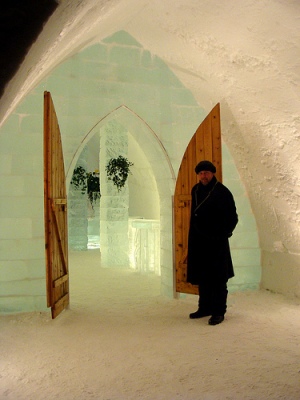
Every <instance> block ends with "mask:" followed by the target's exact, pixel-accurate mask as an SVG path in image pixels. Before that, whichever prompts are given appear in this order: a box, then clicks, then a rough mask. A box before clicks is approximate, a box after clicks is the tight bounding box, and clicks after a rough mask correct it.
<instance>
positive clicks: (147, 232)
mask: <svg viewBox="0 0 300 400" xmlns="http://www.w3.org/2000/svg"><path fill="white" fill-rule="evenodd" d="M128 235H129V260H130V268H132V269H135V270H137V271H139V272H141V273H145V274H147V273H154V274H156V275H160V222H159V220H154V219H143V218H129V221H128Z"/></svg>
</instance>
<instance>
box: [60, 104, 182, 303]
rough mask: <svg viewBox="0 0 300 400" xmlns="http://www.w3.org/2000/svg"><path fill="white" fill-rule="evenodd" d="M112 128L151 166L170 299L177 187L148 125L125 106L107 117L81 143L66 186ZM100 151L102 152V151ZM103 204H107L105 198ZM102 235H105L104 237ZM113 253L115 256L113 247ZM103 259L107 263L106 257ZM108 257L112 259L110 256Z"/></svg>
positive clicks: (163, 273) (162, 265) (164, 280)
mask: <svg viewBox="0 0 300 400" xmlns="http://www.w3.org/2000/svg"><path fill="white" fill-rule="evenodd" d="M112 126H113V128H112V129H113V130H114V132H113V135H115V136H118V134H119V133H120V131H123V132H126V133H127V132H128V134H129V135H130V136H132V138H133V139H134V141H135V142H136V144H137V145H138V146H139V147H140V148H141V149H142V151H143V153H144V154H145V157H146V159H147V161H148V163H149V165H150V166H151V172H152V174H153V176H154V179H155V183H156V187H157V192H158V197H159V210H160V215H159V220H160V271H161V282H162V285H161V287H162V289H161V290H162V292H163V293H165V294H168V295H171V294H172V293H173V263H172V195H173V192H174V185H175V173H174V170H173V168H172V165H171V162H170V159H169V157H168V154H167V152H166V150H165V148H164V146H163V145H162V143H161V141H160V140H159V138H158V137H157V135H156V134H155V132H154V131H153V130H152V129H151V128H150V127H149V125H148V124H147V123H146V122H145V121H144V120H143V119H142V118H141V117H140V116H138V115H137V114H136V113H135V112H134V111H132V110H130V109H129V108H128V107H127V106H125V105H121V106H119V107H117V108H116V109H115V110H113V111H111V112H110V113H108V114H107V115H106V116H105V117H103V118H102V119H101V120H100V121H99V122H98V123H97V124H95V125H94V126H93V127H92V128H91V129H90V131H89V132H88V133H87V135H86V136H85V137H84V139H83V140H82V142H81V143H80V146H79V147H78V149H77V151H76V153H75V155H74V157H73V159H72V162H71V164H70V167H69V170H68V174H67V182H68V183H69V182H70V179H71V176H72V171H73V169H74V167H75V165H76V163H77V160H78V158H79V157H80V154H81V152H82V150H83V149H84V148H85V146H86V145H87V143H88V142H89V141H90V140H91V138H92V137H94V136H95V135H100V142H101V137H103V136H104V135H105V131H106V130H110V129H111V127H112ZM110 140H111V139H110ZM100 147H101V148H102V145H100ZM104 147H105V145H104ZM101 151H103V148H102V150H101ZM101 159H102V157H101V156H100V166H101V167H100V176H101V175H102V178H100V180H101V182H102V181H105V179H106V178H105V174H104V173H103V171H104V169H105V165H104V164H105V163H104V162H102V161H101ZM101 191H102V189H101ZM101 201H104V202H105V200H104V199H103V200H102V198H101ZM101 226H102V225H101ZM103 235H105V233H104V234H103ZM107 241H108V242H110V244H111V242H112V238H109V239H108V240H107ZM105 242H106V240H105ZM102 249H103V248H102ZM110 251H111V252H113V246H112V245H111V249H110ZM104 252H105V247H104ZM103 256H104V257H103V258H104V259H105V253H104V254H103ZM108 257H110V256H109V254H108Z"/></svg>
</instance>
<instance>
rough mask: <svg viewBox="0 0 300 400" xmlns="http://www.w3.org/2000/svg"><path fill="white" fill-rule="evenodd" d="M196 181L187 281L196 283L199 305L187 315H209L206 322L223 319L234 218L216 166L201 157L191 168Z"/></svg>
mask: <svg viewBox="0 0 300 400" xmlns="http://www.w3.org/2000/svg"><path fill="white" fill-rule="evenodd" d="M195 172H196V174H197V175H198V178H199V183H197V184H196V185H195V186H194V187H193V188H192V206H191V220H190V230H189V241H188V258H187V281H188V282H190V283H192V284H193V285H198V287H199V308H198V310H197V311H196V312H194V313H192V314H190V318H192V319H195V318H202V317H205V316H209V315H211V318H210V319H209V321H208V323H209V324H210V325H217V324H219V323H221V322H222V321H223V320H224V315H225V313H226V308H227V293H228V291H227V281H228V279H229V278H232V277H233V276H234V271H233V265H232V259H231V254H230V248H229V241H228V238H229V237H230V236H231V235H232V232H233V230H234V228H235V226H236V224H237V222H238V216H237V213H236V207H235V202H234V199H233V196H232V194H231V192H230V191H229V189H228V188H227V187H226V186H224V185H223V184H222V183H221V182H219V181H217V179H216V177H215V175H214V174H215V172H216V167H215V166H214V165H213V164H212V163H211V162H210V161H201V162H200V163H199V164H198V165H197V166H196V168H195Z"/></svg>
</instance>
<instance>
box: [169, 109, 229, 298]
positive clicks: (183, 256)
mask: <svg viewBox="0 0 300 400" xmlns="http://www.w3.org/2000/svg"><path fill="white" fill-rule="evenodd" d="M221 152H222V148H221V127H220V104H217V105H216V106H215V107H214V108H213V109H212V110H211V112H210V113H209V115H208V116H207V117H206V118H205V120H204V121H203V122H202V123H201V124H200V126H199V127H198V129H197V130H196V132H195V134H194V136H193V137H192V139H191V140H190V142H189V145H188V147H187V149H186V151H185V153H184V155H183V158H182V162H181V165H180V168H179V172H178V177H177V181H176V185H175V194H174V200H173V213H174V215H173V224H174V227H173V232H174V252H173V253H174V264H175V268H174V270H175V280H174V281H175V284H176V291H177V292H181V293H191V294H198V287H197V286H194V285H191V284H190V283H188V282H187V281H186V279H187V252H188V232H189V223H190V210H191V190H192V187H193V186H194V185H195V184H196V183H197V175H196V173H195V167H196V165H197V164H198V162H200V161H202V160H209V161H212V162H213V163H214V164H215V165H216V167H217V173H216V177H217V179H218V180H219V181H222V154H221Z"/></svg>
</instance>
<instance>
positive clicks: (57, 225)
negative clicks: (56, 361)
mask: <svg viewBox="0 0 300 400" xmlns="http://www.w3.org/2000/svg"><path fill="white" fill-rule="evenodd" d="M44 203H45V249H46V282H47V283H46V284H47V305H48V307H51V309H52V318H55V317H56V316H57V315H58V314H59V313H60V312H61V311H62V310H63V309H64V308H66V307H67V306H68V304H69V274H68V229H67V228H68V225H67V196H66V182H65V171H64V161H63V151H62V143H61V136H60V129H59V125H58V121H57V116H56V113H55V109H54V105H53V101H52V98H51V94H50V93H49V92H45V93H44ZM62 299H63V300H62Z"/></svg>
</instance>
